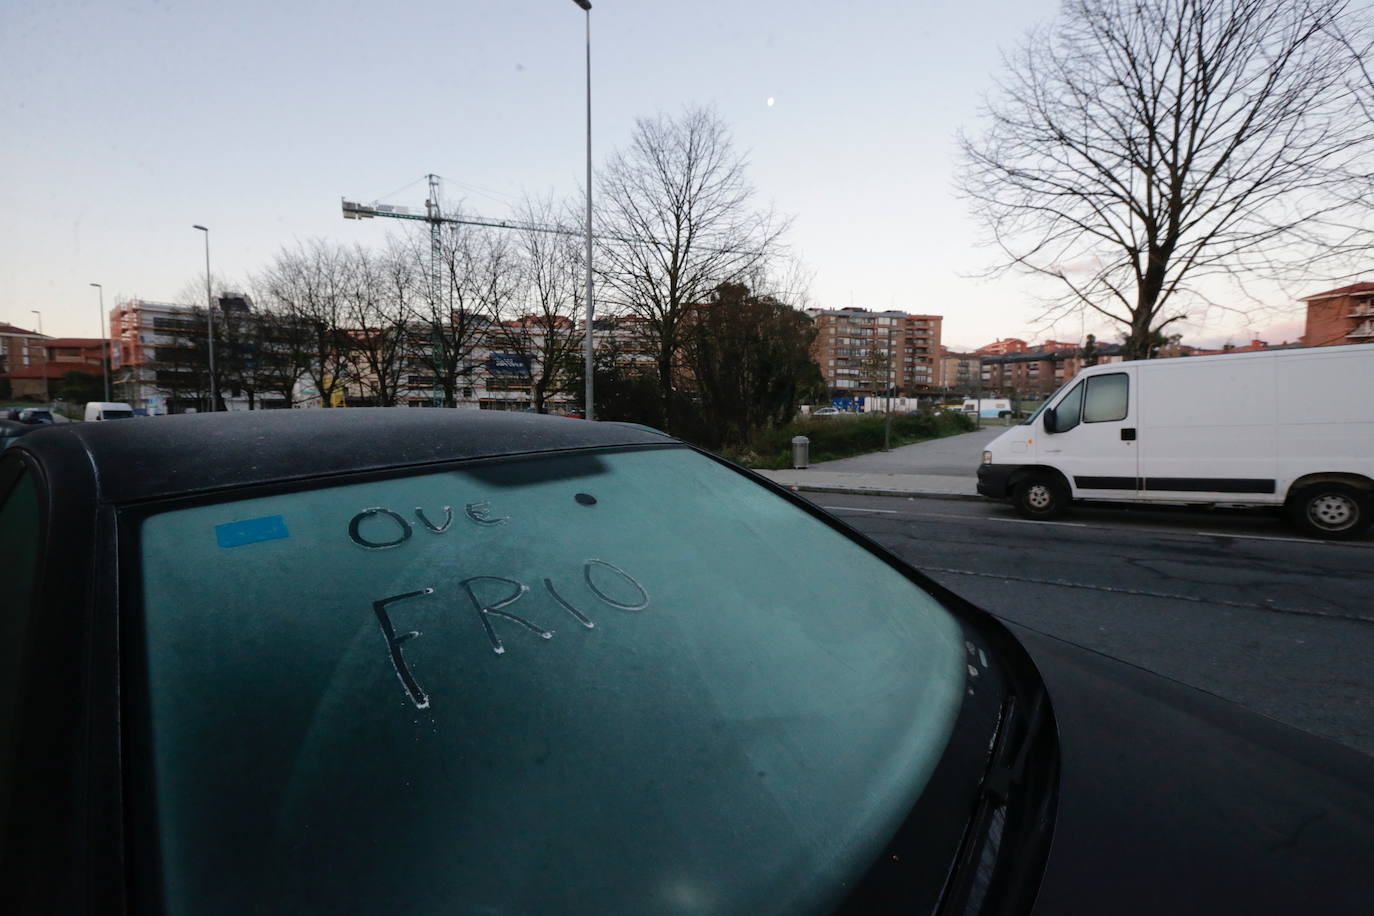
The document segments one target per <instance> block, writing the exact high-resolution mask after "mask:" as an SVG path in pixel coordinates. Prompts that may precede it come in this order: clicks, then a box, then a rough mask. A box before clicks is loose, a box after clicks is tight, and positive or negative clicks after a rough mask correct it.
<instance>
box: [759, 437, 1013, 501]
mask: <svg viewBox="0 0 1374 916" xmlns="http://www.w3.org/2000/svg"><path fill="white" fill-rule="evenodd" d="M1005 429H1006V427H1004V426H1001V425H998V426H991V427H987V428H984V429H980V430H978V431H977V432H972V433H962V434H960V435H958V436H946V437H945V438H943V439H931V440H930V441H928V442H917V443H915V444H914V445H904V446H902V447H901V448H894V449H893V450H892V451H890V452H873V453H871V454H868V455H859V456H858V457H856V458H843V459H841V460H839V461H825V462H821V463H820V464H813V465H812V466H811V467H809V468H806V469H801V470H782V471H759V472H758V473H759V474H762V475H763V476H764V477H767V478H768V479H769V480H772V481H774V482H776V483H779V484H782V485H783V486H785V487H790V488H792V489H794V490H802V491H805V492H809V493H858V494H866V495H869V496H925V497H934V498H937V499H982V497H981V496H979V495H978V477H977V474H978V464H979V462H980V461H982V457H983V448H984V447H985V446H986V445H987V444H988V443H989V442H991V441H992V440H993V439H995V438H997V437H998V436H999V435H1001V434H1002V433H1003V432H1004V431H1005Z"/></svg>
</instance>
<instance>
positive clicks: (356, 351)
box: [345, 242, 423, 407]
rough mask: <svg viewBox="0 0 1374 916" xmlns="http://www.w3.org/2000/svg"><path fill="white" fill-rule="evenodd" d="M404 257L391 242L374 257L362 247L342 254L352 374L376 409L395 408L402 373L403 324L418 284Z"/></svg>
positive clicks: (415, 300)
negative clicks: (347, 264)
mask: <svg viewBox="0 0 1374 916" xmlns="http://www.w3.org/2000/svg"><path fill="white" fill-rule="evenodd" d="M408 254H409V253H408V252H407V251H406V250H405V249H404V248H403V247H402V246H400V245H398V244H396V243H395V242H393V243H392V244H391V245H389V246H388V247H387V249H386V250H384V251H382V252H380V253H373V252H369V251H367V250H366V249H364V248H362V247H357V248H355V249H354V250H353V251H351V252H349V253H348V257H349V260H350V262H351V263H350V268H351V269H350V270H349V271H348V274H347V276H348V279H349V285H348V296H347V300H346V306H345V308H346V312H345V321H346V322H347V325H348V327H347V330H348V335H349V336H350V337H351V338H352V341H353V345H352V356H353V360H354V363H355V366H354V376H355V377H356V378H357V380H358V384H359V386H360V387H361V388H362V390H363V391H364V392H366V396H367V399H368V400H369V401H371V402H373V403H374V404H375V405H376V406H378V407H395V406H396V403H397V401H398V400H399V397H400V392H401V389H402V383H403V380H404V376H405V373H406V369H407V357H408V355H409V341H408V331H407V325H408V323H409V320H410V318H411V315H412V312H413V310H414V308H415V306H416V305H418V299H419V298H420V286H421V283H422V282H423V281H422V280H419V279H418V278H417V277H416V276H415V270H414V267H415V265H414V262H413V261H412V259H411V258H410V257H409V256H408Z"/></svg>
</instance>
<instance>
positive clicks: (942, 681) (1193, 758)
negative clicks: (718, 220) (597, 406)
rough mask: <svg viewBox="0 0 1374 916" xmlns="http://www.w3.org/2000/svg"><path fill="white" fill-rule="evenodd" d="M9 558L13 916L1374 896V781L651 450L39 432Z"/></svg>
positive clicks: (369, 417)
mask: <svg viewBox="0 0 1374 916" xmlns="http://www.w3.org/2000/svg"><path fill="white" fill-rule="evenodd" d="M0 556H3V557H4V558H5V563H6V568H7V575H6V592H5V601H4V603H3V605H0V606H2V607H3V611H0V751H3V753H0V793H3V794H0V911H3V912H6V913H63V914H73V913H169V914H192V913H194V914H216V913H235V914H237V913H253V912H262V913H266V912H273V913H277V912H289V913H330V914H333V913H345V912H350V913H597V914H605V913H636V914H637V913H739V914H765V913H812V912H829V911H839V912H848V913H862V914H868V913H885V912H894V913H895V912H902V913H910V912H914V913H930V912H941V913H1024V912H1031V911H1033V912H1036V913H1093V914H1101V913H1171V914H1172V913H1193V912H1197V913H1220V912H1244V913H1280V912H1282V913H1292V912H1304V913H1307V912H1358V911H1364V910H1367V908H1368V905H1369V901H1370V900H1372V899H1374V761H1371V760H1370V758H1368V757H1365V756H1363V755H1361V754H1358V753H1356V752H1354V751H1351V750H1348V749H1346V748H1343V747H1341V746H1339V745H1336V744H1333V743H1331V742H1328V741H1325V740H1322V739H1318V738H1315V737H1312V736H1310V735H1307V734H1304V733H1301V732H1299V731H1296V730H1294V729H1291V728H1288V727H1286V726H1283V725H1280V724H1277V723H1275V722H1273V721H1271V720H1268V719H1265V718H1262V717H1259V716H1256V715H1253V714H1251V713H1248V712H1246V711H1244V710H1242V709H1240V708H1239V707H1236V706H1233V705H1231V704H1229V703H1227V702H1224V701H1222V700H1219V699H1217V698H1215V697H1212V696H1210V695H1207V694H1204V693H1201V692H1199V691H1196V690H1193V689H1190V688H1187V687H1184V686H1181V685H1179V684H1177V683H1175V682H1171V681H1168V680H1165V679H1163V678H1160V677H1158V676H1155V675H1153V674H1150V673H1147V672H1145V671H1142V670H1140V669H1137V668H1133V667H1131V666H1128V665H1125V664H1122V663H1120V662H1117V661H1115V660H1112V659H1110V658H1106V657H1103V656H1101V655H1097V654H1094V653H1092V652H1089V651H1087V650H1084V649H1082V648H1079V647H1077V646H1074V645H1071V644H1069V643H1065V642H1063V641H1060V640H1058V639H1054V638H1052V637H1049V636H1046V635H1043V634H1040V633H1037V632H1034V631H1032V630H1028V629H1025V628H1022V627H1009V626H1007V625H1004V624H1002V623H1000V622H999V621H997V620H996V619H994V618H993V617H992V616H990V615H988V614H986V613H983V612H981V611H979V610H978V609H976V608H974V607H972V606H971V605H969V604H968V603H967V602H965V601H963V600H961V599H959V598H958V597H957V596H955V595H953V594H951V593H950V592H948V591H947V590H945V589H944V588H942V587H940V586H939V585H938V584H936V583H935V582H933V581H931V580H929V579H927V578H926V577H925V576H923V575H922V574H920V573H919V572H917V571H915V570H913V569H911V568H910V567H907V566H905V565H903V564H902V563H901V562H900V561H899V560H897V559H896V558H895V557H893V556H892V555H891V554H889V553H887V552H886V551H884V550H883V549H882V548H880V547H878V546H877V545H875V544H873V543H872V542H870V541H868V540H866V539H865V538H864V537H862V536H861V535H859V534H858V533H856V532H855V531H853V530H852V529H850V528H848V527H847V526H846V525H844V524H843V523H842V522H840V521H838V520H836V519H835V518H832V517H831V516H829V515H827V514H826V513H824V512H822V511H821V510H819V509H817V508H816V507H815V506H813V505H811V504H810V503H807V502H806V501H804V500H802V499H800V498H799V497H797V496H796V495H794V494H791V493H788V492H787V491H785V490H783V489H780V488H777V487H774V486H772V485H770V484H768V483H766V482H764V481H762V480H761V479H759V478H757V477H755V476H753V475H751V474H749V473H747V472H745V471H742V470H740V469H739V468H736V467H734V466H732V465H729V464H728V463H726V462H724V461H721V460H719V459H717V458H715V457H713V456H711V455H708V454H705V453H703V452H700V451H698V450H696V449H694V448H692V447H690V446H687V445H684V444H683V443H681V442H679V441H676V440H674V439H671V438H669V437H667V436H664V435H661V434H658V433H655V432H653V431H651V430H646V429H644V428H640V427H631V426H626V425H619V424H613V423H588V422H585V421H582V422H578V421H573V420H569V419H563V418H556V417H546V416H536V415H528V414H516V413H499V412H485V411H482V412H479V411H454V410H368V409H356V410H314V411H262V412H252V413H237V414H203V415H190V416H173V417H165V418H161V419H159V421H158V422H157V423H151V424H126V423H86V424H72V425H69V426H62V427H53V428H45V429H42V430H39V431H37V432H35V433H34V434H32V435H29V436H25V437H24V438H23V439H22V440H21V441H20V442H18V443H16V444H15V445H13V446H12V447H10V448H9V449H7V450H6V451H5V452H3V453H0ZM836 570H843V571H844V573H843V575H836V572H835V571H836Z"/></svg>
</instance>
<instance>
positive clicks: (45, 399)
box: [29, 309, 52, 406]
mask: <svg viewBox="0 0 1374 916" xmlns="http://www.w3.org/2000/svg"><path fill="white" fill-rule="evenodd" d="M29 311H30V312H33V314H35V315H37V316H38V336H39V337H42V336H43V313H42V312H40V311H39V310H38V309H29ZM38 352H39V354H40V355H41V356H42V357H43V403H45V404H48V405H50V406H51V404H52V399H51V398H49V397H48V345H47V344H42V345H41V346H39V348H38Z"/></svg>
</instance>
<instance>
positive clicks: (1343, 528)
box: [1288, 483, 1374, 540]
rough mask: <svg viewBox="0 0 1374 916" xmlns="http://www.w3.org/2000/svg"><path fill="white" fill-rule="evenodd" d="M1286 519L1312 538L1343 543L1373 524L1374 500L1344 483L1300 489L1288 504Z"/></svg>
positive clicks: (1315, 485) (1365, 493)
mask: <svg viewBox="0 0 1374 916" xmlns="http://www.w3.org/2000/svg"><path fill="white" fill-rule="evenodd" d="M1288 519H1289V521H1291V522H1292V523H1293V524H1294V525H1295V526H1296V527H1297V528H1298V529H1299V530H1301V531H1303V532H1305V533H1307V534H1310V535H1312V536H1313V537H1318V538H1326V539H1328V540H1346V539H1348V538H1354V537H1359V536H1360V535H1361V534H1362V533H1364V531H1365V529H1367V528H1368V527H1369V526H1370V524H1371V523H1374V497H1371V495H1370V494H1369V493H1368V492H1366V491H1363V490H1357V489H1356V488H1354V487H1352V486H1349V485H1347V484H1343V483H1319V484H1314V485H1312V486H1309V487H1303V489H1301V490H1299V491H1298V492H1297V493H1296V494H1294V495H1293V498H1292V499H1291V500H1290V501H1289V504H1288Z"/></svg>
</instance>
